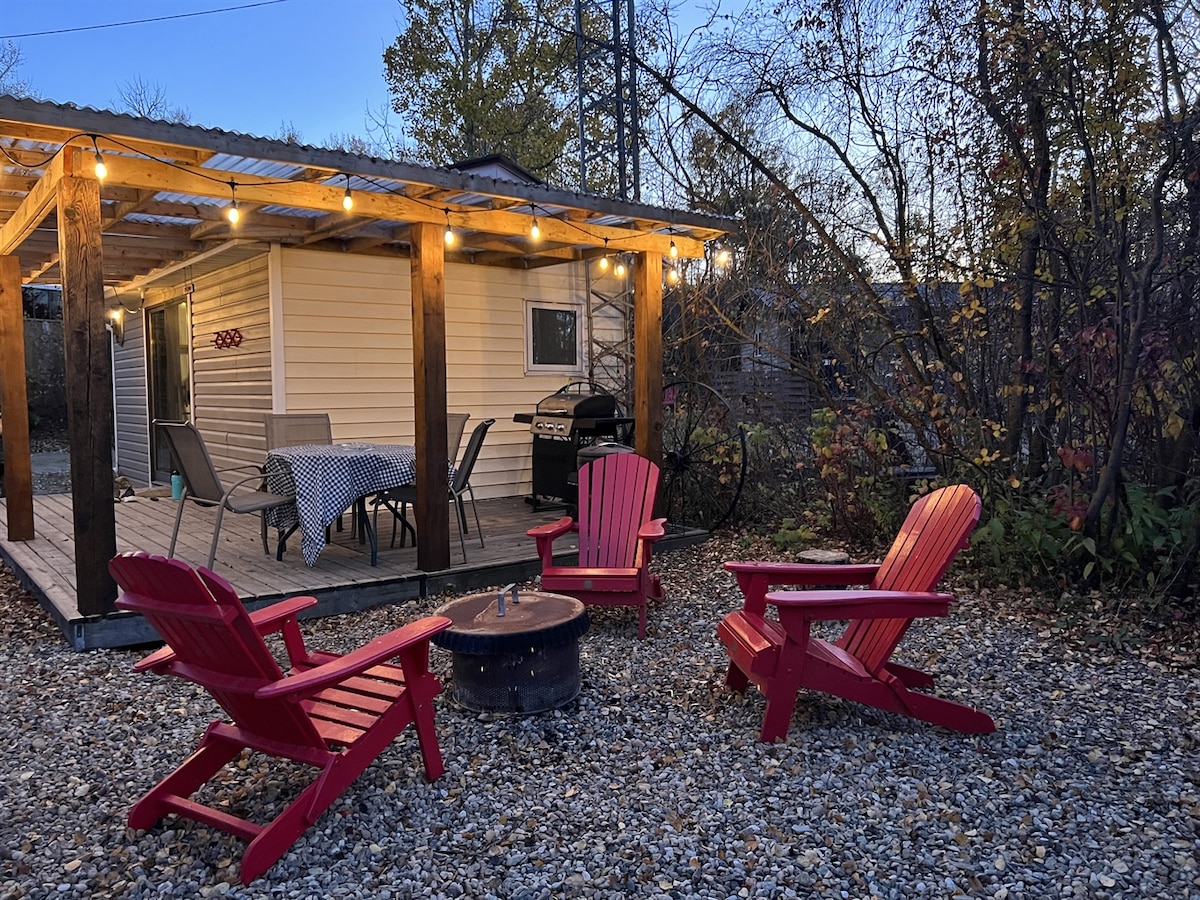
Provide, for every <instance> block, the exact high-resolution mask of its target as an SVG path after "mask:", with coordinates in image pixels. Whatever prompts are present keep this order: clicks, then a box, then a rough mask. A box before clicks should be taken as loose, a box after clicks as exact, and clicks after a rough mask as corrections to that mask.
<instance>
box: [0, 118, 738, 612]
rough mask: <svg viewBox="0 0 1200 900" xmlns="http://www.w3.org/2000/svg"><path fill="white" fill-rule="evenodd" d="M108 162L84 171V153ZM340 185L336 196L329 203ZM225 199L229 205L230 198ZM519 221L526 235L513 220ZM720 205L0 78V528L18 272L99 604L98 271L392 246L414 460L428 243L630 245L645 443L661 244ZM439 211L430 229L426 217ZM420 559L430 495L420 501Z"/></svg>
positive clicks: (437, 433)
mask: <svg viewBox="0 0 1200 900" xmlns="http://www.w3.org/2000/svg"><path fill="white" fill-rule="evenodd" d="M100 161H102V162H103V164H104V167H105V168H106V169H107V172H106V173H105V174H104V177H103V178H102V179H101V178H100V177H98V174H97V165H96V164H97V162H100ZM347 196H349V197H350V199H351V201H352V206H351V208H350V209H347V208H346V207H345V205H344V203H345V201H346V198H347ZM235 205H236V207H237V209H238V212H239V213H240V217H239V220H238V221H237V222H236V223H234V222H231V221H230V220H229V218H228V215H227V214H228V212H229V209H230V207H232V206H235ZM535 221H536V223H537V226H538V228H539V229H540V237H539V238H538V239H536V240H535V239H533V238H532V237H531V226H532V224H533V223H534V222H535ZM727 226H728V222H727V221H726V220H723V219H719V218H716V217H711V216H703V215H698V214H693V213H686V212H679V211H672V210H666V209H661V208H657V207H652V206H648V205H645V204H641V203H629V202H624V201H618V200H612V199H607V198H602V197H597V196H592V195H587V194H579V193H574V192H569V191H563V190H558V189H554V188H550V187H546V186H544V185H540V184H527V183H521V182H516V181H508V180H504V179H499V178H492V177H487V176H482V175H477V174H470V173H466V172H461V171H456V170H452V169H431V168H424V167H420V166H413V165H407V164H402V163H396V162H393V161H388V160H381V159H374V158H370V157H362V156H357V155H354V154H350V153H344V152H340V151H334V150H326V149H321V148H316V147H308V146H302V145H297V144H290V143H285V142H281V141H275V140H266V139H262V138H256V137H251V136H247V135H242V134H236V133H231V132H225V131H220V130H216V129H209V128H201V127H197V126H190V125H178V124H172V123H165V122H158V121H153V120H149V119H144V118H138V117H135V116H129V115H123V114H116V113H110V112H104V111H98V110H93V109H81V108H78V107H75V106H70V105H62V104H57V103H47V102H40V101H33V100H28V99H16V98H13V97H8V96H3V95H0V389H2V390H0V407H2V408H3V410H4V413H5V415H4V461H5V470H4V471H5V494H6V498H7V510H8V522H7V528H8V531H7V537H8V539H9V540H13V541H24V540H31V539H32V537H33V532H34V523H33V503H32V474H31V457H30V444H29V422H28V414H27V410H28V405H27V397H26V384H25V351H24V337H23V321H22V303H21V285H23V284H56V285H61V286H62V292H63V329H64V342H65V357H66V388H67V407H68V408H67V426H68V432H69V438H70V462H71V476H72V491H73V509H74V530H75V566H76V574H77V579H78V585H79V589H78V592H79V596H78V602H79V610H80V612H81V613H84V614H87V615H102V614H106V613H108V612H111V611H112V610H113V608H114V607H113V601H114V600H115V597H116V586H115V585H114V584H113V582H112V581H111V579H110V578H109V576H108V569H107V562H108V560H109V559H110V558H111V557H112V556H113V555H114V554H115V552H116V526H115V514H114V503H113V491H112V447H113V440H114V422H113V409H112V396H113V384H112V353H111V344H110V337H109V332H108V330H107V322H106V311H105V291H106V288H108V289H114V288H115V289H117V290H120V289H122V288H128V287H130V286H136V284H137V283H138V282H139V280H143V279H146V278H148V277H152V276H153V274H154V273H155V272H160V271H162V270H164V269H166V268H168V267H172V266H178V265H180V264H183V263H186V262H187V261H188V260H194V259H198V258H201V257H202V256H204V255H205V254H207V253H211V252H212V250H213V248H214V247H219V246H221V245H224V244H227V243H228V242H230V241H237V240H247V239H249V240H255V241H261V242H278V243H280V244H283V245H286V246H305V247H310V248H314V249H329V250H333V251H336V252H341V253H362V254H375V255H388V256H399V257H405V258H408V259H410V261H411V266H410V267H411V273H412V274H411V279H412V304H413V315H412V318H413V369H414V384H415V397H414V404H415V422H416V451H417V479H418V482H419V483H420V482H425V481H426V480H427V479H430V480H431V479H432V478H433V473H436V472H438V471H439V470H444V467H445V460H446V456H447V452H446V450H447V448H446V427H445V425H446V318H445V287H446V285H445V273H446V263H447V261H454V262H462V263H469V264H472V265H485V266H509V267H522V268H530V267H535V266H547V265H562V264H565V263H570V262H574V261H580V260H588V259H592V258H595V257H597V256H599V255H602V254H605V253H610V252H621V253H625V254H628V255H629V256H630V257H631V258H632V261H633V273H634V274H633V294H634V315H633V322H634V397H633V400H634V408H633V410H632V412H633V416H634V419H635V423H636V424H635V433H636V441H637V450H638V452H639V453H641V454H642V455H644V456H647V457H649V458H650V459H653V460H656V461H657V460H659V459H660V457H661V454H662V428H663V414H662V294H663V291H662V280H663V258H664V257H668V256H671V257H674V256H677V257H679V258H683V259H687V258H700V257H703V255H704V253H705V242H706V241H709V240H712V239H715V238H718V237H720V236H721V235H723V234H724V233H725V231H726V228H727ZM447 227H451V228H453V229H454V232H455V235H456V237H457V240H456V242H455V246H454V247H452V248H451V247H448V246H447V244H446V242H445V239H444V236H445V230H446V228H447ZM416 518H417V526H418V528H419V530H420V532H421V533H422V534H424V535H427V536H428V538H427V539H425V540H423V541H422V542H421V545H420V547H419V554H420V555H419V558H418V563H419V566H420V567H421V568H422V569H424V570H427V571H432V570H438V569H444V568H446V566H447V565H448V564H449V553H450V551H449V540H450V531H449V512H448V507H447V505H446V504H445V503H442V502H433V501H430V502H419V503H418V506H417V510H416Z"/></svg>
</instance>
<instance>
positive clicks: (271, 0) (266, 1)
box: [0, 0, 290, 41]
mask: <svg viewBox="0 0 1200 900" xmlns="http://www.w3.org/2000/svg"><path fill="white" fill-rule="evenodd" d="M288 2H290V0H261V2H259V3H245V4H243V5H241V6H226V7H222V8H221V9H205V10H201V11H200V12H190V13H177V14H176V15H173V16H157V17H155V18H153V19H131V20H130V21H128V22H107V23H105V24H103V25H80V26H79V27H77V28H59V29H57V30H54V31H30V32H27V33H25V34H0V41H12V40H17V39H18V38H31V37H47V36H48V35H52V34H72V33H74V32H77V31H98V30H99V29H101V28H120V27H121V26H122V25H145V24H147V23H149V22H169V21H171V20H172V19H191V18H194V17H196V16H211V15H213V14H214V13H225V12H237V11H238V10H240V9H254V8H255V7H256V6H274V5H275V4H276V3H288Z"/></svg>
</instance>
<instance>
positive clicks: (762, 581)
mask: <svg viewBox="0 0 1200 900" xmlns="http://www.w3.org/2000/svg"><path fill="white" fill-rule="evenodd" d="M725 568H726V569H727V570H728V571H730V572H733V573H734V575H736V576H737V583H738V588H739V589H740V590H741V592H742V597H743V601H742V609H743V611H745V612H749V613H753V614H754V615H756V616H762V615H764V614H765V613H766V611H767V591H768V590H769V589H770V587H771V585H773V584H777V585H786V586H788V587H799V586H802V585H804V586H807V585H814V586H815V585H824V586H834V585H847V584H867V583H868V582H869V581H870V580H871V579H872V578H874V577H875V573H876V572H877V571H878V570H879V566H878V565H877V564H875V563H858V564H840V565H829V566H827V565H825V564H823V563H786V562H760V561H752V562H742V561H739V560H732V561H730V562H727V563H725Z"/></svg>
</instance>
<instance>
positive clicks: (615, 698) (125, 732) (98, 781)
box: [0, 540, 1200, 900]
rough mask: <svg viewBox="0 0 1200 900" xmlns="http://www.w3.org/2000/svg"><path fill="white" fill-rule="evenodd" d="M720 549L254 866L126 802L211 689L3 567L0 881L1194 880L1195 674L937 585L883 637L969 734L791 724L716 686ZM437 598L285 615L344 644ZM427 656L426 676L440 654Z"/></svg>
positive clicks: (1103, 894)
mask: <svg viewBox="0 0 1200 900" xmlns="http://www.w3.org/2000/svg"><path fill="white" fill-rule="evenodd" d="M740 555H741V554H740V553H739V551H738V550H737V549H736V545H735V544H733V543H732V542H722V541H719V540H714V541H710V542H709V543H708V544H706V545H702V546H700V547H696V548H690V549H688V550H683V551H679V552H676V553H672V554H664V555H662V556H661V558H659V560H658V562H657V564H656V569H657V570H658V571H659V572H660V573H661V575H662V577H663V582H664V584H666V585H667V586H668V592H669V595H670V599H669V600H668V601H667V602H666V603H665V604H664V605H660V606H656V607H654V608H652V609H651V612H650V623H651V633H650V636H649V637H648V638H647V640H645V641H639V640H638V639H637V626H636V618H635V615H634V614H633V613H632V611H629V610H603V609H596V610H593V611H592V620H593V624H592V629H591V631H590V632H589V633H588V634H587V635H586V636H585V637H584V638H583V640H582V671H583V689H582V692H581V694H580V696H579V698H578V699H577V700H575V701H573V702H572V703H571V704H569V705H568V706H567V707H565V708H563V709H560V710H556V711H554V712H551V713H546V714H542V715H539V716H532V717H526V718H509V717H503V716H493V715H479V714H476V713H469V712H467V711H465V710H462V709H459V708H457V707H456V706H455V705H454V703H453V702H452V701H451V700H450V696H449V693H448V692H447V693H445V694H443V695H442V697H440V698H439V700H438V705H437V720H438V734H439V738H440V741H441V745H442V750H443V754H444V756H445V762H446V774H445V775H444V776H443V777H442V778H441V779H440V780H439V781H437V782H436V783H434V784H427V783H425V782H424V780H423V778H422V776H421V774H420V772H421V770H420V764H419V756H418V751H417V746H416V741H415V738H414V736H413V735H412V734H411V732H407V733H405V734H404V735H402V736H401V737H400V738H399V739H398V740H397V741H396V742H395V744H393V746H391V747H390V748H389V749H388V750H387V751H385V752H384V753H383V755H382V756H381V757H380V758H379V759H378V761H377V762H376V763H375V764H373V765H372V766H371V767H369V768H368V769H367V771H366V772H365V773H364V774H363V775H362V776H361V777H360V778H359V779H358V780H357V781H356V782H355V783H354V784H353V785H351V787H350V788H349V789H348V790H347V791H346V793H345V795H344V796H343V797H342V798H341V800H340V801H339V802H337V803H335V804H334V806H333V808H332V809H331V810H330V811H329V812H327V813H326V814H325V815H324V816H323V817H322V818H321V819H320V820H319V821H318V822H317V824H316V825H315V826H314V827H313V828H311V829H310V830H309V831H308V832H306V833H305V834H304V835H303V836H302V837H301V838H300V839H299V840H298V841H297V842H296V844H295V846H294V847H293V848H292V849H291V850H290V851H289V852H288V853H287V854H285V855H284V857H283V858H282V859H281V860H280V862H279V863H278V864H277V865H276V866H275V867H274V868H272V869H271V870H270V871H269V872H268V873H267V875H266V876H265V877H263V878H261V879H259V880H257V881H256V882H254V883H253V884H252V885H250V886H249V887H243V886H242V885H241V884H240V882H239V881H238V860H239V859H240V857H241V853H242V850H243V844H242V842H240V841H239V840H237V839H235V838H233V837H230V836H228V835H225V834H223V833H220V832H216V831H213V830H211V829H209V828H205V827H201V826H198V825H195V824H194V823H191V822H186V821H182V820H179V819H174V818H171V819H168V820H166V821H165V822H163V823H160V824H159V825H158V826H156V827H155V828H153V829H150V830H148V831H133V830H131V829H129V828H127V827H126V826H125V816H126V814H127V812H128V809H129V806H130V804H131V803H132V802H133V801H134V800H135V799H137V797H138V796H140V794H141V793H142V792H144V791H145V790H147V789H148V788H149V787H150V786H151V785H153V784H154V783H155V782H156V781H157V780H158V779H159V778H161V777H162V776H164V775H165V774H166V773H167V772H168V771H170V769H171V768H173V767H174V766H175V765H176V764H178V762H179V761H180V760H181V759H182V758H183V757H184V756H185V755H186V754H187V753H188V752H190V750H191V748H192V747H193V746H194V745H195V742H196V740H197V738H198V736H199V734H200V732H201V731H202V730H203V728H204V727H205V726H206V725H207V724H208V722H209V721H210V720H211V719H212V718H213V717H215V715H216V713H217V711H216V707H215V705H214V704H213V702H212V701H211V700H210V699H209V698H208V696H207V695H206V694H205V693H204V692H203V691H201V690H199V689H198V688H196V687H194V686H192V685H189V684H187V683H185V682H182V681H180V680H178V679H168V678H159V677H155V676H151V675H135V674H134V673H133V672H131V671H130V667H131V665H132V663H133V662H134V661H135V660H136V659H137V658H138V656H139V654H137V653H134V652H126V651H101V652H91V653H86V654H76V653H73V652H71V651H70V650H69V649H68V648H67V647H66V645H65V643H64V642H63V640H62V638H61V636H60V635H59V633H58V632H57V630H56V629H55V628H54V627H53V626H52V625H51V624H50V623H49V621H48V619H47V617H46V615H45V614H44V613H43V612H42V611H41V610H40V608H38V607H37V606H36V605H35V604H34V603H33V602H32V601H30V600H29V598H28V597H27V595H25V594H24V593H23V592H21V591H20V590H19V589H17V588H16V587H15V584H14V582H13V579H12V578H11V576H10V575H8V574H7V573H0V599H3V601H4V603H5V610H4V615H3V620H4V621H3V623H2V624H0V647H2V650H0V700H2V702H3V709H4V710H5V716H4V718H3V719H2V720H0V740H3V742H4V744H5V746H6V747H7V748H8V749H7V757H8V759H7V765H6V766H5V770H6V771H5V774H3V775H0V897H5V898H8V897H13V898H17V897H52V896H82V897H131V898H149V897H221V896H225V897H243V898H279V897H297V898H301V897H303V898H307V897H378V898H409V897H471V898H488V897H495V898H518V897H519V898H530V900H532V898H550V897H554V898H558V897H589V898H609V897H612V898H616V897H627V896H636V897H647V898H659V897H662V898H674V897H703V898H722V900H723V898H741V897H747V898H749V897H754V898H759V897H762V898H776V897H821V898H835V897H847V898H880V900H893V898H943V897H955V896H963V897H981V898H995V900H1019V898H1021V900H1024V898H1028V900H1033V898H1038V900H1040V898H1047V897H1069V898H1074V897H1089V898H1134V897H1171V898H1200V870H1198V867H1197V865H1198V863H1197V858H1198V856H1200V853H1198V851H1200V789H1198V787H1197V779H1198V777H1200V759H1198V756H1197V746H1198V745H1200V724H1198V721H1197V715H1196V710H1197V708H1198V707H1200V703H1198V700H1200V686H1198V683H1197V678H1196V673H1195V671H1194V670H1187V669H1184V670H1173V669H1170V668H1167V667H1165V666H1163V665H1161V664H1158V663H1154V662H1148V661H1144V660H1141V659H1138V658H1135V657H1133V656H1122V655H1107V656H1100V655H1095V654H1087V653H1081V652H1079V651H1077V650H1076V649H1075V648H1074V647H1073V646H1072V645H1068V644H1066V643H1064V642H1062V641H1060V640H1059V639H1058V638H1056V637H1055V636H1054V635H1053V634H1050V633H1048V632H1041V633H1039V631H1038V626H1037V625H1036V624H1035V623H1034V622H1032V621H1031V620H1027V619H1023V618H1022V617H1021V616H1019V615H1006V614H1002V613H1000V612H998V611H996V610H994V609H990V608H986V607H985V605H984V604H981V603H979V602H977V601H975V600H974V599H973V592H972V590H971V589H970V588H969V587H964V586H961V585H960V586H959V596H960V598H961V601H962V602H961V603H960V604H959V605H958V606H957V607H956V609H955V610H954V612H953V613H952V615H951V616H950V617H949V618H947V619H945V620H942V621H930V622H922V623H918V625H917V626H915V627H914V629H913V630H912V631H911V632H910V634H909V636H908V638H907V639H906V641H905V644H904V646H903V651H904V652H903V659H905V660H907V661H909V662H910V663H912V664H914V665H917V666H920V667H922V668H927V669H930V670H932V671H933V672H934V673H935V674H937V675H938V678H939V683H938V688H937V689H938V691H939V692H940V693H942V694H943V695H947V696H954V697H958V698H960V699H962V700H964V701H966V702H969V703H971V704H973V705H977V706H979V707H981V708H983V709H985V710H986V711H988V712H989V713H990V714H991V715H992V716H993V717H994V718H995V719H996V722H997V725H998V726H999V731H998V732H997V733H996V734H994V735H985V736H964V735H959V734H955V733H951V732H949V731H945V730H943V729H939V728H934V727H930V726H928V725H924V724H922V723H919V722H914V721H910V720H908V719H904V718H901V717H898V716H893V715H890V714H886V713H881V712H878V711H876V710H873V709H869V708H867V707H863V706H859V705H856V704H853V703H849V702H845V701H842V700H839V699H837V698H833V697H828V696H824V695H819V694H813V693H808V692H805V693H804V694H802V696H801V698H800V701H799V703H798V705H797V709H796V713H795V717H794V720H793V724H792V728H791V731H790V732H789V736H788V739H787V741H785V742H782V743H778V744H775V745H766V744H761V743H759V742H758V741H757V740H756V735H757V731H758V726H759V722H760V719H761V716H762V712H763V700H762V697H761V696H760V695H758V694H757V693H756V692H755V691H754V690H753V689H752V690H751V691H750V692H748V693H747V694H746V695H745V696H744V697H741V696H737V695H734V694H731V693H729V692H728V691H727V690H726V689H725V687H724V685H723V679H724V670H725V655H724V652H723V650H722V648H721V646H720V643H719V642H718V641H717V638H716V635H715V629H716V623H717V622H718V620H719V619H720V617H721V615H722V614H723V613H725V612H726V611H728V610H729V609H732V608H734V607H735V606H737V605H738V604H739V602H740V600H739V595H738V593H737V590H736V587H735V586H734V584H733V581H732V579H731V578H729V577H728V576H727V574H726V573H725V572H723V571H722V570H721V568H720V563H721V562H722V561H723V560H725V559H728V558H736V557H739V556H740ZM444 599H445V598H440V597H439V598H430V599H429V600H427V601H422V602H420V603H413V604H408V605H405V606H401V607H389V608H386V609H378V610H373V611H371V612H368V613H365V614H361V615H357V616H348V617H344V618H340V619H337V620H331V619H325V620H318V621H315V622H311V623H306V624H305V631H306V633H307V634H308V636H309V637H310V640H312V642H313V643H314V644H315V645H317V646H324V647H328V648H330V649H335V650H347V649H352V648H354V647H356V646H358V645H360V644H361V643H363V642H365V641H367V640H369V639H370V638H371V637H374V636H376V635H378V634H379V633H381V632H383V631H385V630H387V629H389V628H392V627H394V626H396V625H398V624H401V623H403V622H405V621H409V620H411V619H413V618H415V617H417V616H419V615H423V614H426V613H428V612H430V611H432V610H433V609H434V608H436V607H437V606H438V605H439V604H440V603H441V602H443V600H444ZM433 665H434V667H435V669H436V670H437V671H438V673H439V674H440V675H441V676H442V677H443V679H444V680H448V678H449V656H448V655H447V654H445V653H444V652H442V651H440V650H437V651H435V653H434V657H433ZM239 765H240V766H241V768H240V769H238V770H237V771H236V772H234V773H231V774H230V777H228V778H221V779H219V780H218V781H217V782H216V783H214V784H212V785H210V786H209V787H208V788H206V791H207V794H206V796H207V798H208V799H209V800H211V801H215V802H218V803H224V804H227V805H228V806H229V807H230V808H231V809H232V810H233V811H235V812H243V813H254V814H256V815H257V816H259V817H265V816H266V815H269V814H270V813H271V812H272V811H273V810H278V809H279V808H281V806H282V805H283V804H284V803H286V802H287V800H288V798H289V797H290V796H292V795H294V794H295V792H297V791H298V790H300V789H301V787H302V786H303V785H304V784H305V783H306V778H307V777H308V772H307V771H305V770H302V769H300V768H299V767H295V766H291V765H288V764H278V763H276V762H274V761H270V760H265V759H262V758H259V757H253V758H250V759H248V760H244V761H242V763H240V764H239Z"/></svg>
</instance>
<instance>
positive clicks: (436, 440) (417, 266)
mask: <svg viewBox="0 0 1200 900" xmlns="http://www.w3.org/2000/svg"><path fill="white" fill-rule="evenodd" d="M411 263H412V307H413V308H412V330H413V388H414V390H413V394H414V397H413V403H414V407H415V408H414V417H415V420H416V429H417V568H419V569H422V570H424V571H426V572H436V571H439V570H441V569H448V568H449V567H450V514H449V510H450V507H449V505H448V503H447V496H448V495H447V493H446V457H447V452H448V450H447V447H446V251H445V239H444V237H443V234H442V229H441V228H439V227H438V226H437V225H432V224H430V223H428V222H422V223H417V224H414V225H413V226H412V257H411Z"/></svg>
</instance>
